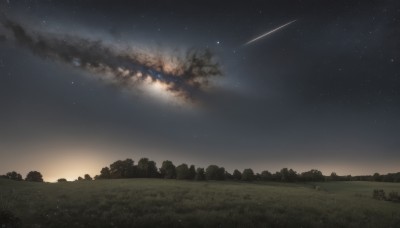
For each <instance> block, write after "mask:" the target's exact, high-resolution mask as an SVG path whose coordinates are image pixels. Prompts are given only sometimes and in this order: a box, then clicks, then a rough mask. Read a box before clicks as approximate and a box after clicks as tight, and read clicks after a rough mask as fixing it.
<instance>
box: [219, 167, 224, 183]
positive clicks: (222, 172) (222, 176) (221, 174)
mask: <svg viewBox="0 0 400 228" xmlns="http://www.w3.org/2000/svg"><path fill="white" fill-rule="evenodd" d="M217 180H225V168H224V167H219V168H218V170H217Z"/></svg>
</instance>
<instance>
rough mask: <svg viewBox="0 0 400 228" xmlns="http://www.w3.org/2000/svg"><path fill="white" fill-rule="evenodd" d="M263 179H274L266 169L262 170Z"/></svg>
mask: <svg viewBox="0 0 400 228" xmlns="http://www.w3.org/2000/svg"><path fill="white" fill-rule="evenodd" d="M260 176H261V180H263V181H271V180H272V174H271V173H270V172H268V171H267V170H264V171H262V172H261V175H260Z"/></svg>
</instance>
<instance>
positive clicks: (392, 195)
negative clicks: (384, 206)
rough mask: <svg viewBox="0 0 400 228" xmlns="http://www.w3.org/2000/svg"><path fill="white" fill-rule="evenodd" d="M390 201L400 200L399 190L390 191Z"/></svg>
mask: <svg viewBox="0 0 400 228" xmlns="http://www.w3.org/2000/svg"><path fill="white" fill-rule="evenodd" d="M388 200H389V201H393V202H400V197H399V193H398V192H391V193H389V198H388Z"/></svg>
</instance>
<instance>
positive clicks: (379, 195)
mask: <svg viewBox="0 0 400 228" xmlns="http://www.w3.org/2000/svg"><path fill="white" fill-rule="evenodd" d="M372 198H374V199H377V200H386V195H385V191H383V189H375V190H374V191H373V193H372Z"/></svg>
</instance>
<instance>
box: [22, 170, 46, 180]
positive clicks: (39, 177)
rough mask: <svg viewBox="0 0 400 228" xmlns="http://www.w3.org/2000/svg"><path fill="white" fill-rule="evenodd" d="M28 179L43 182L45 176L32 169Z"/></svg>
mask: <svg viewBox="0 0 400 228" xmlns="http://www.w3.org/2000/svg"><path fill="white" fill-rule="evenodd" d="M25 180H26V181H32V182H43V176H42V174H41V173H40V172H38V171H30V172H29V173H28V174H27V175H26V178H25Z"/></svg>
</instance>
